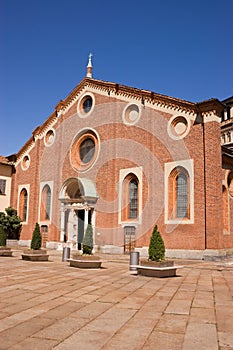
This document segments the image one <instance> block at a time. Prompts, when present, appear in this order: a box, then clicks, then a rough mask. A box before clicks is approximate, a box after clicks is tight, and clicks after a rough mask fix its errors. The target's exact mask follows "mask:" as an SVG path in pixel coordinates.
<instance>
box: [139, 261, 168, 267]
mask: <svg viewBox="0 0 233 350" xmlns="http://www.w3.org/2000/svg"><path fill="white" fill-rule="evenodd" d="M140 265H142V266H151V267H169V266H174V261H173V260H162V261H151V260H148V259H141V260H140Z"/></svg>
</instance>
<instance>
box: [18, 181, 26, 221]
mask: <svg viewBox="0 0 233 350" xmlns="http://www.w3.org/2000/svg"><path fill="white" fill-rule="evenodd" d="M27 206H28V193H27V190H26V188H23V189H22V190H21V192H20V196H19V217H20V218H21V220H22V221H27Z"/></svg>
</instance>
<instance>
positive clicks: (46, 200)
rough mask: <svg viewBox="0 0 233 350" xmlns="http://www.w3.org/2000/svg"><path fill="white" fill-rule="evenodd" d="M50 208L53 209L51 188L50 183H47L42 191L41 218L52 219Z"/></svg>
mask: <svg viewBox="0 0 233 350" xmlns="http://www.w3.org/2000/svg"><path fill="white" fill-rule="evenodd" d="M50 210H51V189H50V187H49V185H45V186H44V187H43V190H42V193H41V205H40V219H41V220H50Z"/></svg>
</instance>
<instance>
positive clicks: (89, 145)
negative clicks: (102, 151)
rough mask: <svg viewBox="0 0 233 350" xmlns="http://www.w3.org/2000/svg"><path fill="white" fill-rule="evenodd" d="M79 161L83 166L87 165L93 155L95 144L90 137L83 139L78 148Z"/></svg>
mask: <svg viewBox="0 0 233 350" xmlns="http://www.w3.org/2000/svg"><path fill="white" fill-rule="evenodd" d="M79 153H80V159H81V161H82V162H83V163H84V164H87V163H89V162H90V161H91V160H92V158H93V156H94V154H95V142H94V140H93V139H91V138H90V137H88V138H86V139H84V140H83V141H82V143H81V144H80V146H79Z"/></svg>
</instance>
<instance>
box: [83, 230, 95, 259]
mask: <svg viewBox="0 0 233 350" xmlns="http://www.w3.org/2000/svg"><path fill="white" fill-rule="evenodd" d="M92 250H93V229H92V225H90V224H88V226H87V229H86V232H85V236H84V239H83V254H88V255H91V254H92Z"/></svg>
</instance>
